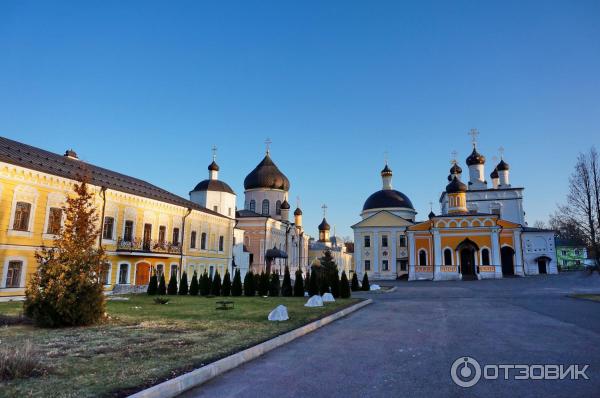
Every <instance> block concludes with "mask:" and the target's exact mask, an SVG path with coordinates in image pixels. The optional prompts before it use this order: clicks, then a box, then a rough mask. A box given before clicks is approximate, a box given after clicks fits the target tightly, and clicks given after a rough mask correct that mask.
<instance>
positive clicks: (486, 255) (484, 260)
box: [481, 249, 490, 265]
mask: <svg viewBox="0 0 600 398" xmlns="http://www.w3.org/2000/svg"><path fill="white" fill-rule="evenodd" d="M481 265H490V251H489V250H488V249H481Z"/></svg>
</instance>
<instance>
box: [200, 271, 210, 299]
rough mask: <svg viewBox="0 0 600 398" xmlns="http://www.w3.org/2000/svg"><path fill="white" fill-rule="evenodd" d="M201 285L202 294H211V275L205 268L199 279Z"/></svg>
mask: <svg viewBox="0 0 600 398" xmlns="http://www.w3.org/2000/svg"><path fill="white" fill-rule="evenodd" d="M199 285H200V294H201V295H202V296H208V295H209V294H210V277H209V276H208V272H207V271H206V270H204V273H203V274H202V277H201V278H200V281H199Z"/></svg>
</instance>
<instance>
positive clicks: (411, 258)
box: [406, 231, 416, 281]
mask: <svg viewBox="0 0 600 398" xmlns="http://www.w3.org/2000/svg"><path fill="white" fill-rule="evenodd" d="M406 234H407V236H408V279H409V280H411V281H413V280H415V279H416V275H415V236H414V234H413V233H412V232H410V231H407V233H406Z"/></svg>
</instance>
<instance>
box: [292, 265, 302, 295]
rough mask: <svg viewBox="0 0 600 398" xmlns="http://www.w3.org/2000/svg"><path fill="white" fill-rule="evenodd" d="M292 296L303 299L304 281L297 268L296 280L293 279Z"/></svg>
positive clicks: (300, 271)
mask: <svg viewBox="0 0 600 398" xmlns="http://www.w3.org/2000/svg"><path fill="white" fill-rule="evenodd" d="M294 296H295V297H304V280H303V279H302V270H301V269H300V268H299V267H298V269H297V270H296V279H294Z"/></svg>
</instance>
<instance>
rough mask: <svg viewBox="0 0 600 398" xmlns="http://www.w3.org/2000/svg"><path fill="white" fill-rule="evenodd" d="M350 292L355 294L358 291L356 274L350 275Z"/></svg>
mask: <svg viewBox="0 0 600 398" xmlns="http://www.w3.org/2000/svg"><path fill="white" fill-rule="evenodd" d="M351 288H352V291H353V292H357V291H359V290H360V285H359V284H358V274H357V273H356V272H353V273H352V286H351Z"/></svg>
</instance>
